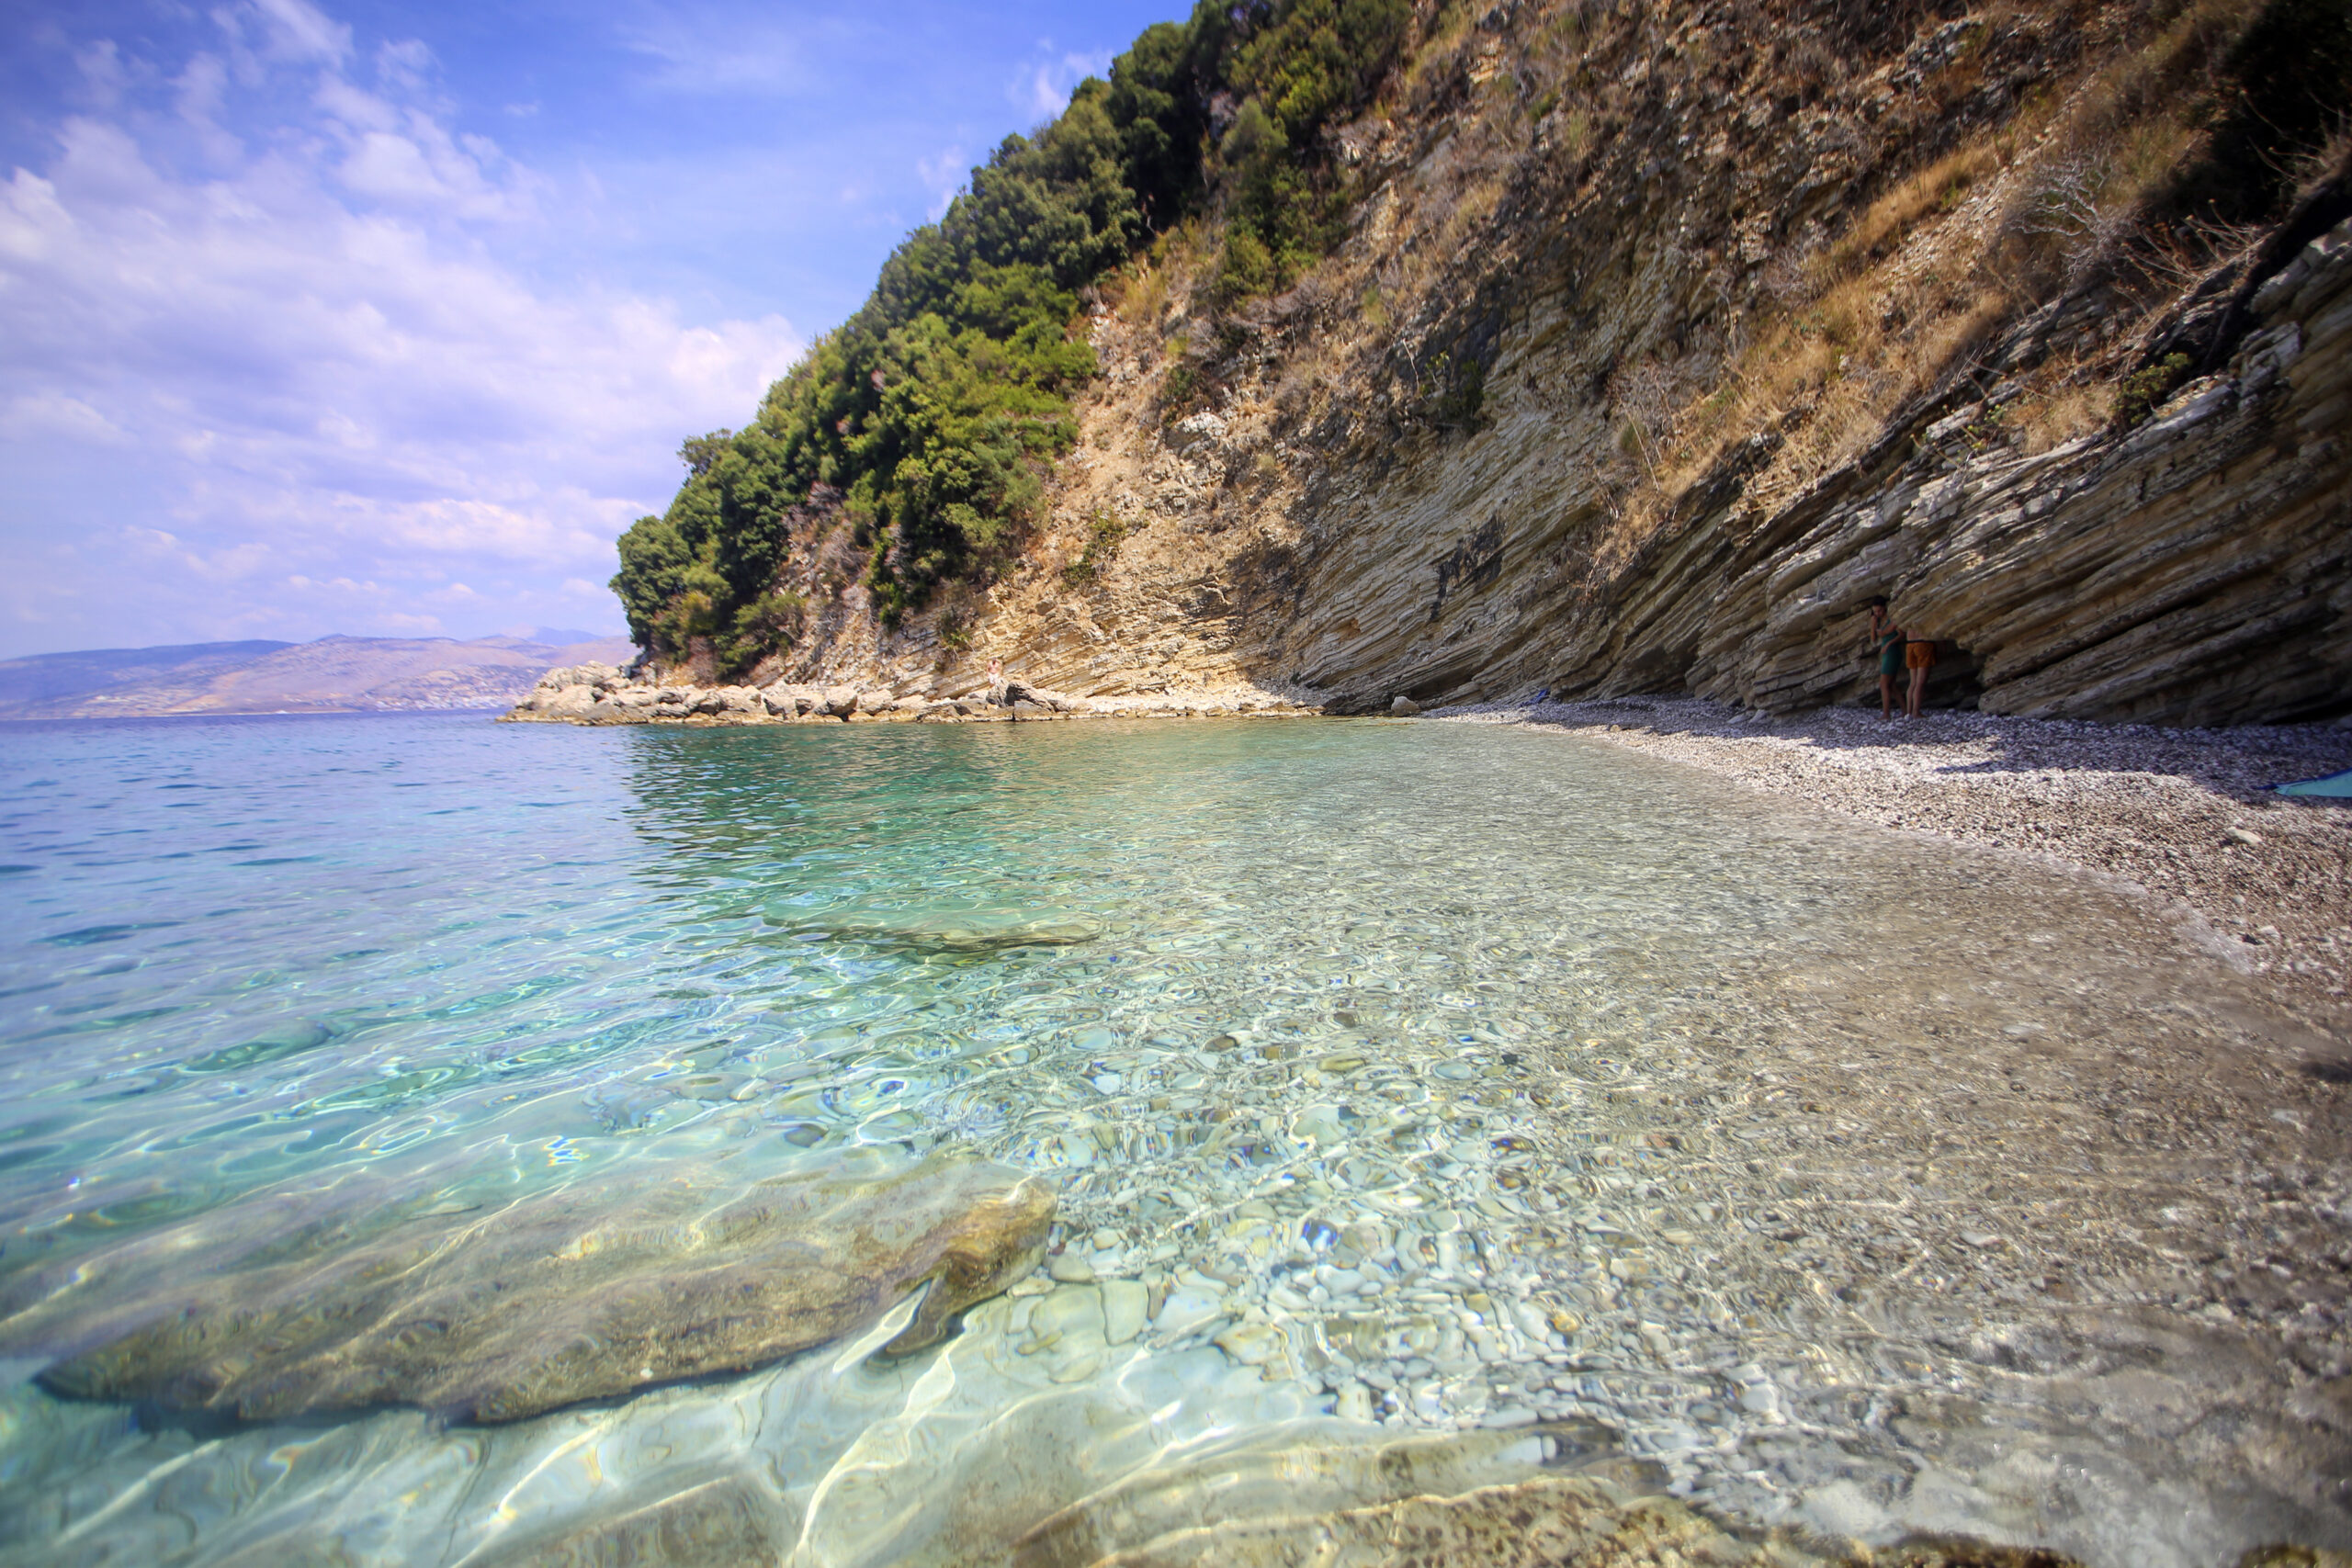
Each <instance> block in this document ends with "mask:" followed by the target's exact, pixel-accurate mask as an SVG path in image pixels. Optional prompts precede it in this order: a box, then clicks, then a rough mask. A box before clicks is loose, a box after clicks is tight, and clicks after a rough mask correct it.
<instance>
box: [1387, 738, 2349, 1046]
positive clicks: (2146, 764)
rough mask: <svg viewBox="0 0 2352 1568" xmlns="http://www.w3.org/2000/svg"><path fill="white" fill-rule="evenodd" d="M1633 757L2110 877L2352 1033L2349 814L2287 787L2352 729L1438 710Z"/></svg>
mask: <svg viewBox="0 0 2352 1568" xmlns="http://www.w3.org/2000/svg"><path fill="white" fill-rule="evenodd" d="M1432 716H1434V717H1439V718H1443V719H1451V720H1454V721H1459V722H1471V723H1486V724H1512V725H1522V726H1526V727H1529V728H1540V729H1547V730H1556V731H1559V732H1562V733H1565V734H1573V735H1578V736H1583V737H1586V738H1588V739H1597V740H1600V741H1604V742H1607V743H1608V744H1611V745H1615V746H1623V747H1627V748H1629V749H1631V750H1637V751H1642V752H1645V753H1648V754H1649V755H1652V756H1657V757H1663V758H1667V759H1669V760H1671V761H1677V762H1682V763H1686V764H1688V765H1690V766H1691V767H1695V768H1700V769H1703V770H1705V771H1706V772H1708V773H1714V774H1717V775H1718V776H1721V777H1724V778H1727V779H1730V780H1733V781H1735V782H1736V783H1738V784H1743V785H1745V786H1747V787H1748V788H1751V789H1757V790H1761V791H1764V792H1766V793H1768V794H1771V795H1781V796H1784V797H1789V798H1793V799H1797V800H1802V801H1804V802H1805V803H1806V804H1808V805H1810V806H1814V807H1819V808H1821V809H1822V810H1825V811H1830V812H1835V813H1838V814H1840V815H1843V816H1847V817H1851V818H1857V819H1859V820H1860V821H1865V822H1871V823H1875V824H1877V825H1879V826H1881V827H1885V828H1894V829H1901V830H1904V831H1906V832H1918V833H1928V834H1934V835H1938V836H1940V837H1942V838H1946V839H1951V840H1958V841H1960V842H1963V843H1969V844H1974V845H1979V846H1982V847H1984V848H1987V849H1993V850H1999V851H2003V852H2009V853H2014V854H2022V855H2029V856H2032V857H2034V858H2036V859H2037V860H2040V861H2041V862H2044V863H2056V864H2059V865H2062V866H2066V867H2073V868H2078V869H2081V870H2085V871H2088V872H2092V873H2096V874H2100V875H2102V876H2106V877H2112V878H2117V879H2120V880H2121V881H2122V882H2124V883H2127V884H2130V885H2131V886H2133V887H2134V888H2136V889H2139V890H2141V891H2143V892H2144V893H2146V894H2148V895H2152V896H2154V897H2157V898H2159V899H2163V900H2166V901H2168V902H2170V903H2171V904H2172V905H2174V906H2175V907H2176V909H2177V913H2178V914H2179V915H2180V916H2181V917H2182V920H2183V923H2184V925H2186V926H2187V927H2188V934H2189V935H2190V936H2191V938H2192V939H2193V940H2197V941H2199V942H2200V944H2201V945H2207V946H2210V947H2211V948H2213V949H2215V950H2217V951H2220V952H2221V953H2223V954H2224V955H2225V956H2227V957H2228V958H2229V959H2230V960H2231V962H2232V963H2233V964H2235V965H2236V966H2238V967H2240V968H2242V969H2245V971H2247V972H2248V973H2251V974H2255V975H2259V976H2266V977H2267V979H2268V980H2269V981H2270V982H2271V984H2272V986H2273V987H2274V988H2275V990H2276V992H2277V993H2278V995H2279V997H2280V998H2281V999H2282V1000H2289V1001H2290V1002H2291V1003H2293V1004H2299V1005H2298V1006H2297V1010H2298V1011H2301V1012H2303V1013H2305V1014H2306V1015H2307V1016H2309V1017H2310V1018H2311V1019H2312V1021H2327V1022H2330V1023H2332V1024H2333V1025H2334V1026H2335V1027H2334V1029H2333V1031H2332V1032H2335V1033H2336V1034H2337V1035H2338V1037H2339V1038H2342V1037H2343V1034H2344V1025H2345V1023H2346V1009H2345V1007H2344V1001H2345V998H2346V994H2347V987H2352V807H2347V806H2346V803H2345V802H2342V801H2335V800H2328V799H2321V798H2311V797H2296V796H2290V795H2277V794H2274V793H2272V786H2273V785H2276V784H2283V783H2289V782H2291V781H2294V780H2297V779H2305V778H2312V777H2317V776H2321V775H2324V774H2327V773H2335V772H2339V771H2341V770H2343V769H2345V768H2347V767H2352V729H2345V728H2336V727H2333V726H2324V725H2250V726H2245V727H2242V728H2229V729H2160V728H2154V727H2151V726H2144V725H2106V724H2087V723H2076V722H2070V721H2065V720H2048V719H2029V718H2010V717H2004V716H1996V715H1990V714H1978V713H1963V712H1949V711H1934V712H1929V713H1928V714H1926V715H1924V716H1921V717H1919V718H1917V719H1905V718H1903V717H1900V716H1897V717H1896V718H1895V719H1894V720H1893V721H1891V722H1890V721H1887V720H1884V719H1882V718H1881V717H1880V716H1879V715H1878V714H1877V713H1876V712H1874V711H1871V710H1869V709H1865V708H1824V709H1819V710H1816V711H1815V712H1812V713H1806V714H1799V715H1792V716H1769V715H1763V714H1757V713H1750V712H1747V711H1744V710H1742V709H1739V708H1736V707H1731V706H1728V705H1724V704H1721V703H1712V702H1705V701H1702V700H1698V699H1690V698H1681V699H1677V698H1652V697H1633V698H1624V699H1619V700H1614V701H1605V702H1585V703H1546V704H1539V705H1521V706H1484V707H1475V708H1451V709H1445V710H1441V711H1439V712H1437V713H1435V714H1433V715H1432Z"/></svg>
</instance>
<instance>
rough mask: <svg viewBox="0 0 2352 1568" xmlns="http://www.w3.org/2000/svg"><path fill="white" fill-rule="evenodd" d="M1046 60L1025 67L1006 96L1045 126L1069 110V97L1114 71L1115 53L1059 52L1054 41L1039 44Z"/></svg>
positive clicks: (1039, 60) (1009, 87) (1043, 41)
mask: <svg viewBox="0 0 2352 1568" xmlns="http://www.w3.org/2000/svg"><path fill="white" fill-rule="evenodd" d="M1037 49H1038V52H1039V53H1040V54H1041V55H1042V56H1044V58H1042V59H1037V60H1033V61H1031V62H1029V63H1028V64H1026V65H1023V67H1022V68H1021V70H1020V73H1018V74H1017V75H1015V76H1014V77H1013V79H1012V83H1011V84H1010V85H1007V86H1006V88H1005V93H1004V96H1006V97H1007V98H1009V99H1011V100H1012V102H1013V103H1014V104H1016V105H1018V106H1019V107H1021V108H1022V109H1023V111H1025V112H1026V113H1028V114H1030V115H1031V116H1034V117H1035V119H1037V120H1038V121H1040V122H1042V121H1045V120H1048V119H1051V118H1054V117H1055V116H1057V115H1058V114H1060V113H1061V112H1062V110H1064V109H1065V108H1068V107H1069V96H1070V94H1071V93H1072V92H1073V91H1075V90H1076V88H1077V86H1078V85H1079V84H1080V82H1083V81H1084V80H1086V78H1088V77H1089V76H1100V75H1102V74H1103V73H1105V72H1107V71H1109V70H1110V69H1111V51H1108V50H1101V51H1095V52H1093V53H1072V52H1069V51H1060V52H1057V51H1055V49H1054V42H1053V40H1052V39H1038V40H1037Z"/></svg>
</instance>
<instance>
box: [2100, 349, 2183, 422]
mask: <svg viewBox="0 0 2352 1568" xmlns="http://www.w3.org/2000/svg"><path fill="white" fill-rule="evenodd" d="M2194 366H2195V362H2194V361H2192V360H2191V359H2190V358H2189V357H2188V355H2185V354H2167V355H2165V356H2164V357H2163V358H2162V359H2159V360H2157V361H2156V362H2155V363H2154V365H2150V366H2147V367H2144V368H2143V369H2139V370H2134V371H2133V372H2131V375H2129V376H2126V377H2125V378H2123V380H2122V382H2121V383H2120V385H2119V386H2117V388H2116V389H2115V423H2117V424H2119V425H2122V426H2124V427H2126V428H2129V427H2130V426H2131V425H2135V424H2137V423H2140V422H2141V421H2142V420H2144V419H2146V418H2147V417H2148V416H2149V415H2150V414H2151V413H2154V412H2155V410H2156V407H2157V405H2158V404H2160V403H2162V402H2163V401H2164V400H2165V399H2166V398H2168V397H2170V396H2172V393H2173V389H2175V388H2176V387H2178V386H2179V385H2180V384H2181V383H2182V382H2183V381H2186V380H2188V372H2189V371H2190V370H2191V369H2192V368H2194Z"/></svg>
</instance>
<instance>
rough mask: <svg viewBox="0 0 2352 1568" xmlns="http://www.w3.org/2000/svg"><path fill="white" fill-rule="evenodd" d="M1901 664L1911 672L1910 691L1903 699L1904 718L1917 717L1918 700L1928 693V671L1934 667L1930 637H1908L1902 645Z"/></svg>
mask: <svg viewBox="0 0 2352 1568" xmlns="http://www.w3.org/2000/svg"><path fill="white" fill-rule="evenodd" d="M1903 662H1904V665H1905V668H1907V669H1908V670H1909V671H1911V690H1910V691H1909V692H1908V693H1907V694H1905V696H1904V698H1903V712H1904V716H1905V717H1908V718H1917V717H1918V716H1919V699H1920V698H1921V697H1923V696H1925V695H1927V693H1928V671H1930V670H1933V669H1934V668H1935V667H1936V644H1935V639H1934V638H1932V637H1910V638H1907V639H1905V642H1904V644H1903Z"/></svg>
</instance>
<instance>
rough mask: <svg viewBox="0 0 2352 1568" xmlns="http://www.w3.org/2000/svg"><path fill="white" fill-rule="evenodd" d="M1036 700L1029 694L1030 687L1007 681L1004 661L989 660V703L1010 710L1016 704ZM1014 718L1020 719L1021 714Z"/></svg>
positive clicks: (1015, 715)
mask: <svg viewBox="0 0 2352 1568" xmlns="http://www.w3.org/2000/svg"><path fill="white" fill-rule="evenodd" d="M1034 700H1035V699H1034V698H1033V697H1031V696H1030V694H1029V688H1028V687H1026V686H1024V685H1023V684H1021V682H1018V681H1008V680H1006V679H1005V675H1004V660H1001V659H991V660H989V701H990V702H992V703H994V704H995V705H997V706H999V707H1001V708H1010V707H1011V706H1012V705H1013V704H1015V703H1025V702H1032V701H1034ZM1013 717H1015V718H1018V717H1020V715H1019V714H1014V715H1013Z"/></svg>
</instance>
